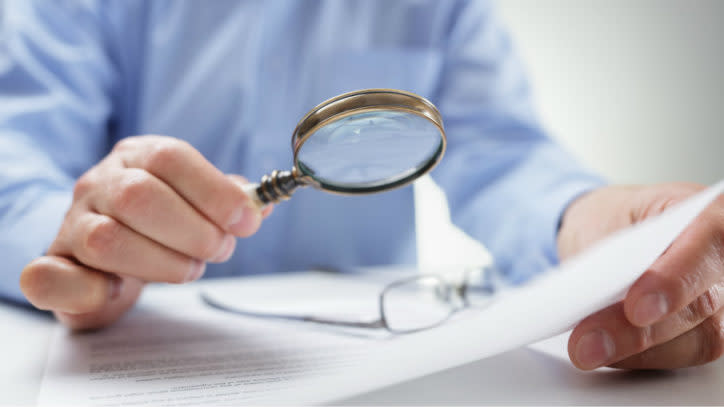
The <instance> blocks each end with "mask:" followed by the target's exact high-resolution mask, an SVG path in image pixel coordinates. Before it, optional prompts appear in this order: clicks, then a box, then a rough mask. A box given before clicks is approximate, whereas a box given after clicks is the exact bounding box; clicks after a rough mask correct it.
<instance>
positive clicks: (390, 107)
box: [242, 88, 447, 208]
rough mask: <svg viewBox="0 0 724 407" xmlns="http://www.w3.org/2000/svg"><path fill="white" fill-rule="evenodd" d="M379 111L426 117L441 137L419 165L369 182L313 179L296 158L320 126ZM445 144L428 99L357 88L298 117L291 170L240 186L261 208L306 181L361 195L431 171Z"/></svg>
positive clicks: (284, 197)
mask: <svg viewBox="0 0 724 407" xmlns="http://www.w3.org/2000/svg"><path fill="white" fill-rule="evenodd" d="M380 111H397V112H405V113H410V114H414V115H417V116H419V117H423V118H425V119H427V120H428V121H430V122H431V123H432V124H434V125H435V126H436V127H437V129H438V130H439V134H440V137H441V139H440V145H439V146H438V148H437V150H436V151H435V152H434V153H433V155H432V156H431V157H430V158H429V160H427V162H425V163H424V164H423V165H421V166H420V167H417V168H411V169H410V171H408V172H405V173H403V174H401V175H400V177H399V178H398V179H393V180H392V181H385V182H379V183H370V184H369V185H368V186H364V185H360V184H355V185H350V186H349V187H347V186H343V185H335V184H333V183H326V182H323V181H320V180H318V179H315V178H314V177H312V175H311V174H310V170H309V169H308V168H306V167H305V166H304V164H302V163H301V162H300V161H299V157H298V155H299V151H300V150H301V148H302V146H303V145H304V143H305V142H306V141H307V140H308V139H309V138H310V137H311V136H312V135H314V133H315V132H316V131H318V130H319V129H321V128H322V127H324V126H326V125H328V124H330V123H333V122H336V121H338V120H341V119H344V118H346V117H350V116H353V115H359V114H362V113H369V112H380ZM446 148H447V137H446V135H445V129H444V127H443V124H442V117H441V115H440V112H439V111H438V110H437V108H436V107H435V105H433V104H432V103H431V102H430V101H429V100H427V99H425V98H424V97H422V96H419V95H416V94H414V93H412V92H407V91H403V90H398V89H384V88H379V89H362V90H356V91H352V92H347V93H344V94H341V95H339V96H336V97H333V98H331V99H328V100H326V101H324V102H322V103H320V104H319V105H317V106H315V107H314V108H313V109H311V110H310V111H309V113H307V114H306V115H305V116H304V117H303V118H302V119H301V120H300V121H299V123H298V124H297V126H296V128H295V129H294V132H293V133H292V151H293V153H294V165H293V167H292V169H291V171H278V170H274V171H272V172H271V173H270V174H267V175H264V176H263V177H262V179H261V182H260V183H258V184H247V185H245V186H244V187H242V189H243V190H244V192H245V193H246V194H247V195H248V196H249V197H250V198H251V200H252V202H254V204H255V205H257V206H259V207H260V208H261V207H264V206H266V205H267V204H270V203H278V202H280V201H283V200H288V199H289V198H290V197H291V195H292V193H293V192H294V191H295V190H296V189H297V188H298V187H301V186H308V185H311V186H314V187H316V188H318V189H321V190H324V191H327V192H331V193H335V194H340V195H363V194H371V193H374V192H379V191H388V190H391V189H395V188H399V187H402V186H404V185H407V184H409V183H410V182H411V181H413V180H415V179H416V178H418V177H420V176H422V175H424V174H425V173H427V172H428V171H430V170H431V169H432V168H434V167H435V166H436V165H437V163H438V162H440V160H441V159H442V157H443V155H444V154H445V149H446Z"/></svg>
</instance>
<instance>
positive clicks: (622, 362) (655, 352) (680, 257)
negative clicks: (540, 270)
mask: <svg viewBox="0 0 724 407" xmlns="http://www.w3.org/2000/svg"><path fill="white" fill-rule="evenodd" d="M703 188H704V187H703V186H700V185H692V184H664V185H656V186H641V187H638V186H631V187H625V186H614V187H605V188H601V189H598V190H595V191H593V192H590V193H588V194H586V195H584V196H582V197H581V198H579V199H577V200H576V201H575V202H574V203H573V204H572V205H571V206H570V207H569V208H568V209H567V210H566V213H565V215H564V217H563V222H562V224H561V229H560V232H559V235H558V252H559V255H560V257H561V260H565V259H566V258H567V257H570V256H571V255H573V254H575V253H577V252H579V251H581V250H582V249H584V248H585V247H587V246H588V245H590V244H591V243H593V242H594V241H596V240H598V239H600V238H602V237H604V236H606V235H608V234H610V233H612V232H614V231H616V230H618V229H622V228H624V227H626V226H630V225H632V224H635V223H637V222H640V221H641V220H643V219H645V218H647V217H650V216H654V215H657V214H659V213H661V212H662V211H663V210H664V209H666V208H667V207H669V206H671V205H673V204H675V203H677V202H680V201H682V200H684V199H686V198H688V197H689V196H691V195H693V194H695V193H697V192H699V191H700V190H702V189H703ZM723 305H724V197H720V198H719V199H717V200H716V201H715V202H714V203H713V204H712V205H710V206H709V207H708V208H707V209H706V210H705V211H704V212H702V213H701V214H700V215H699V216H698V217H697V218H696V220H695V221H694V222H693V223H692V224H691V225H689V227H688V228H687V229H686V230H685V231H684V232H683V233H682V234H681V235H680V236H679V237H678V238H677V239H676V240H675V241H674V243H673V244H672V245H671V246H670V247H669V248H668V249H667V250H666V252H665V253H664V254H663V255H661V257H659V259H658V260H657V261H656V262H655V263H654V264H653V265H652V266H651V267H650V268H649V269H648V270H647V271H646V272H645V273H644V274H643V275H642V276H641V277H640V278H639V279H638V280H637V281H636V282H635V283H634V285H633V286H632V287H631V288H630V289H629V291H628V293H627V294H626V298H625V299H624V300H623V301H622V302H619V303H617V304H614V305H612V306H610V307H608V308H605V309H603V310H601V311H599V312H597V313H595V314H593V315H591V316H589V317H588V318H586V319H584V320H583V321H581V322H580V323H579V324H578V326H577V327H576V328H575V329H574V330H573V333H572V334H571V337H570V339H569V342H568V353H569V356H570V358H571V361H572V362H573V363H574V364H575V365H576V366H577V367H579V368H581V369H585V370H589V369H595V368H597V367H601V366H610V367H616V368H625V369H675V368H681V367H687V366H695V365H700V364H704V363H708V362H712V361H714V360H716V359H718V358H719V357H720V356H721V355H722V353H724V307H723Z"/></svg>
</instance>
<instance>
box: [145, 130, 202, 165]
mask: <svg viewBox="0 0 724 407" xmlns="http://www.w3.org/2000/svg"><path fill="white" fill-rule="evenodd" d="M191 148H192V147H191V145H190V144H189V143H187V142H186V141H183V140H178V139H174V138H170V137H165V138H162V139H159V140H158V141H156V142H154V143H153V147H152V148H151V149H150V151H149V152H148V153H147V155H146V160H145V165H144V168H146V169H147V170H148V171H150V172H152V173H158V172H165V171H164V170H165V169H166V168H169V167H173V166H174V164H178V163H179V162H180V161H183V159H184V157H185V156H186V155H187V152H188V151H189V149H191Z"/></svg>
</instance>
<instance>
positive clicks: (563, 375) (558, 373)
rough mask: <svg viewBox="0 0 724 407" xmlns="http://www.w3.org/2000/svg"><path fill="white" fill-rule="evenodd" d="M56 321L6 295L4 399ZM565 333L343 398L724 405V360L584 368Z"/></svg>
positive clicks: (33, 381) (39, 361)
mask: <svg viewBox="0 0 724 407" xmlns="http://www.w3.org/2000/svg"><path fill="white" fill-rule="evenodd" d="M54 325H55V321H54V320H53V319H52V317H50V316H49V315H48V314H45V313H41V312H37V311H34V310H30V309H25V308H21V307H17V306H15V305H12V304H7V303H2V302H0V326H2V327H3V328H2V329H3V335H1V336H0V360H2V363H0V405H8V404H10V405H34V404H35V399H36V396H37V394H38V390H39V386H40V382H41V379H42V375H43V369H44V366H45V360H46V357H47V353H48V344H49V340H50V333H51V332H52V329H53V327H54ZM565 339H566V338H565V337H564V336H559V337H556V338H552V339H550V340H547V341H544V342H541V343H538V344H535V345H532V346H530V347H526V348H521V349H517V350H514V351H511V352H507V353H504V354H501V355H497V356H495V357H491V358H488V359H484V360H480V361H477V362H473V363H469V364H467V365H464V366H460V367H457V368H453V369H449V370H446V371H443V372H439V373H436V374H433V375H429V376H426V377H423V378H420V379H416V380H413V381H409V382H406V383H402V384H398V385H395V386H391V387H388V388H384V389H380V390H378V391H375V392H372V393H368V394H364V395H361V396H358V397H355V398H352V399H348V400H344V401H342V402H341V404H350V405H359V404H365V405H370V404H416V405H420V404H446V405H450V404H536V405H540V404H579V405H580V404H607V405H614V404H627V405H630V404H638V405H645V404H665V405H695V404H706V405H712V404H716V405H722V404H724V385H722V384H723V383H724V359H722V360H719V361H717V362H715V363H712V364H709V365H705V366H701V367H696V368H690V369H681V370H677V371H664V372H662V371H652V372H632V371H619V370H613V369H601V370H598V371H594V372H582V371H579V370H577V369H575V368H574V367H573V366H572V365H571V363H570V362H569V361H568V359H567V358H566V354H565Z"/></svg>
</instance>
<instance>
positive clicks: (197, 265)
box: [186, 259, 206, 283]
mask: <svg viewBox="0 0 724 407" xmlns="http://www.w3.org/2000/svg"><path fill="white" fill-rule="evenodd" d="M204 270H206V263H204V262H203V261H201V260H199V259H194V260H193V261H192V262H191V270H189V274H188V275H187V276H186V282H187V283H188V282H189V281H196V280H198V279H199V278H201V276H202V275H203V274H204Z"/></svg>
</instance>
